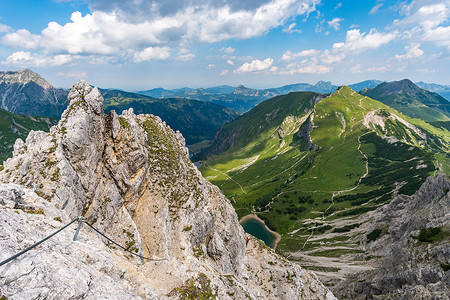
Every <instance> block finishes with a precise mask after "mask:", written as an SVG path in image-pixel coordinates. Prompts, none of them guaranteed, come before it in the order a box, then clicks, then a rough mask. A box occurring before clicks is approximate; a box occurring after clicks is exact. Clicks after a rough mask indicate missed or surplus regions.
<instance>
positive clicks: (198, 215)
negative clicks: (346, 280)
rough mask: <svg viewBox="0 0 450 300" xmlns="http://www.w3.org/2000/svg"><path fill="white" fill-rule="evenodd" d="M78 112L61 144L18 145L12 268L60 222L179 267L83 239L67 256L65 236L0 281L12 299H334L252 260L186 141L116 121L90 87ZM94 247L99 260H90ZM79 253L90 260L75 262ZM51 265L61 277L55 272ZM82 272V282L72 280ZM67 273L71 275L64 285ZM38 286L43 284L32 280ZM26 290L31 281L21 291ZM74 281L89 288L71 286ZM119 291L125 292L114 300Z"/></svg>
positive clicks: (83, 85)
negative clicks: (79, 223) (25, 247)
mask: <svg viewBox="0 0 450 300" xmlns="http://www.w3.org/2000/svg"><path fill="white" fill-rule="evenodd" d="M69 102H70V104H69V106H68V108H67V109H66V110H65V111H64V113H63V114H62V117H61V121H60V122H59V123H58V125H56V126H54V127H52V128H51V130H50V133H44V132H42V131H36V132H35V131H32V132H31V133H30V134H29V136H28V137H27V139H26V141H25V142H23V141H22V140H20V139H18V140H17V141H16V143H15V145H14V156H13V158H11V159H8V160H7V161H6V162H5V163H4V168H3V170H2V171H0V180H1V181H2V182H4V184H3V185H2V186H1V188H2V189H3V190H6V191H7V192H5V193H3V194H2V193H0V197H1V199H2V200H1V203H0V204H1V206H2V208H3V209H2V210H0V215H2V217H1V218H2V219H4V220H7V223H8V231H7V232H8V233H7V234H5V235H3V236H2V237H1V238H0V248H1V249H2V250H1V251H0V253H1V254H0V258H1V259H4V258H6V257H8V256H9V255H11V254H13V253H15V252H17V251H18V250H20V249H21V248H22V245H21V242H20V241H21V240H22V239H23V238H24V237H25V236H26V237H27V240H28V239H33V240H34V241H36V240H38V239H40V238H42V236H44V235H45V234H47V233H48V232H49V231H52V230H51V228H49V227H57V226H55V220H57V219H56V218H59V219H60V220H62V221H63V222H67V221H69V220H70V219H73V218H75V217H77V216H78V215H83V216H84V217H85V218H86V220H87V221H88V222H89V223H90V224H93V225H94V226H95V227H96V228H98V229H99V230H100V231H102V232H104V233H106V234H107V235H109V236H111V237H113V239H114V240H116V241H118V242H119V243H120V244H122V245H126V246H127V247H128V248H129V249H130V250H131V251H134V252H136V253H139V254H142V255H144V256H146V257H151V258H159V259H161V258H164V259H167V260H166V261H162V262H160V263H159V264H155V263H143V262H142V261H139V260H138V259H133V258H131V257H128V258H124V256H123V253H122V252H121V251H119V250H117V249H116V250H114V251H111V250H109V249H108V248H107V247H106V246H105V245H104V244H103V242H101V241H100V239H99V238H98V237H96V236H95V235H94V236H93V235H92V233H89V231H88V230H87V229H83V230H82V236H84V237H83V238H82V239H81V240H80V243H79V246H78V245H76V246H70V244H69V246H61V245H64V244H63V241H62V240H63V237H64V235H62V236H61V237H58V239H56V240H55V241H54V242H51V243H49V244H48V245H47V246H45V247H43V248H40V249H38V250H36V252H35V253H36V254H35V255H30V256H27V255H25V256H24V257H23V258H19V259H17V260H16V261H14V262H11V263H10V264H9V265H8V267H7V268H5V269H3V270H0V282H1V286H2V288H1V293H2V294H3V295H5V296H6V297H8V298H11V299H19V298H21V297H22V298H23V297H25V298H29V299H36V298H39V297H45V298H48V299H68V298H74V297H80V298H92V299H93V298H98V297H99V296H100V297H103V296H105V297H107V296H108V295H110V294H111V293H112V294H114V295H117V297H119V295H125V296H123V297H120V298H133V297H134V298H139V297H142V298H160V297H162V298H164V297H170V298H171V297H178V296H180V294H183V292H186V293H189V292H190V291H192V288H194V287H195V286H197V287H198V286H200V291H199V293H206V294H208V293H210V294H211V295H214V296H217V297H218V298H220V299H242V298H246V297H249V298H251V299H261V298H262V299H264V298H267V299H268V298H273V297H275V298H279V299H295V298H308V299H309V298H311V299H312V298H317V299H325V298H327V299H333V298H334V297H333V296H332V294H331V292H329V291H328V290H327V289H326V288H325V287H324V286H323V285H322V284H321V283H320V282H319V281H318V280H317V278H316V277H315V276H314V275H313V274H310V273H308V272H306V271H304V270H302V269H301V268H300V267H298V266H296V265H293V264H291V263H288V262H287V261H286V260H284V259H282V258H281V257H279V256H277V255H276V254H274V253H273V252H272V251H271V250H270V249H267V248H264V247H263V246H262V245H261V243H259V242H258V241H257V240H252V243H251V249H248V250H250V252H251V253H252V255H251V256H249V255H247V254H246V246H245V242H244V232H243V230H242V227H240V226H239V225H238V219H237V216H236V213H235V212H234V209H233V208H232V206H231V204H230V202H229V201H228V200H227V199H226V198H225V197H224V196H223V195H222V193H221V192H220V190H219V189H218V188H217V187H215V186H213V185H211V184H210V183H209V182H208V181H207V180H205V179H204V178H203V177H202V176H201V174H200V172H199V171H198V170H197V168H196V167H195V166H194V165H193V164H192V163H191V162H190V160H189V158H188V151H187V149H186V148H185V147H184V139H183V137H182V136H181V134H180V133H178V132H177V133H174V132H173V131H172V130H171V129H170V128H169V127H168V126H166V125H165V123H164V122H162V121H161V119H159V118H158V117H155V116H152V115H138V116H136V115H135V114H134V113H133V110H131V109H130V110H127V111H124V112H123V113H122V115H120V116H119V115H117V114H116V113H115V112H114V111H111V112H110V113H109V114H108V115H104V113H103V106H102V103H103V98H102V96H101V95H100V93H99V91H98V89H97V88H92V87H91V86H90V85H89V84H88V83H87V82H85V81H79V82H78V83H76V84H75V85H74V86H73V87H72V90H71V92H70V93H69ZM12 183H14V184H15V185H11V184H12ZM8 195H9V196H8ZM11 195H23V197H19V196H14V197H12V196H11ZM8 197H9V198H8ZM20 209H22V210H23V211H21V210H20ZM36 211H38V212H39V213H38V214H37V215H36V214H31V215H30V214H28V213H27V212H36ZM41 213H42V214H41ZM21 228H22V230H21ZM16 232H17V234H16ZM20 233H22V235H20ZM66 241H67V239H66ZM83 243H85V244H84V245H83ZM27 244H30V242H29V241H28V242H27ZM65 245H67V242H66V244H65ZM83 246H86V247H93V248H94V249H96V250H95V251H94V252H89V254H86V251H85V250H83V249H82V248H83ZM72 250H73V251H74V252H75V254H79V255H75V256H71V255H69V256H67V255H68V254H67V253H70V252H71V251H72ZM41 255H42V256H41ZM49 256H50V257H51V258H50V257H49ZM41 257H42V258H41ZM61 257H66V258H67V257H69V258H67V259H69V260H70V261H71V262H70V263H63V261H60V260H59V259H61ZM77 257H78V258H77ZM111 257H112V259H111ZM49 260H55V261H56V264H57V265H58V266H57V267H56V266H55V264H52V265H48V264H49ZM105 260H108V261H109V263H108V264H106V267H105V264H104V263H103V262H104V261H105ZM22 263H25V264H28V265H29V266H30V265H32V266H33V267H31V266H30V267H26V268H24V267H23V265H21V264H22ZM73 265H78V266H79V267H78V269H79V270H80V272H78V273H76V274H75V273H74V274H72V273H71V272H70V271H69V270H70V268H71V267H72V266H73ZM56 269H57V270H60V271H59V272H60V273H61V274H64V276H62V277H58V280H56V279H55V278H56V277H55V275H54V271H55V270H56ZM99 272H100V273H99ZM36 276H39V277H40V278H42V280H40V281H35V280H32V278H36ZM105 276H106V277H108V278H105V279H104V280H102V281H100V282H98V281H97V280H94V279H96V278H97V279H98V278H100V277H105ZM14 278H21V280H18V281H15V284H10V283H11V282H12V281H13V280H14ZM74 278H77V280H78V281H74V282H80V281H81V283H80V284H76V285H74V284H73V283H71V282H72V280H75V279H74ZM94 281H95V284H94V283H93V282H94ZM43 282H45V284H44V283H43ZM68 284H70V285H71V287H70V288H66V286H67V285H68ZM112 285H114V289H113V290H114V291H117V292H108V293H105V294H102V291H106V290H108V289H110V287H111V286H112Z"/></svg>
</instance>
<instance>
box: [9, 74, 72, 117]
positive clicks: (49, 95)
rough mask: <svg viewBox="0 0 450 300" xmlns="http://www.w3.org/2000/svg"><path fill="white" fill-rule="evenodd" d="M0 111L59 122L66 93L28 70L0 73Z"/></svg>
mask: <svg viewBox="0 0 450 300" xmlns="http://www.w3.org/2000/svg"><path fill="white" fill-rule="evenodd" d="M0 99H1V101H0V108H2V109H4V110H7V111H9V112H12V113H16V114H24V115H29V116H44V117H52V118H59V117H60V116H61V113H62V112H63V111H64V109H65V108H66V106H67V91H65V90H62V89H57V88H55V87H53V86H52V85H51V84H50V83H49V82H48V81H47V80H45V79H44V78H42V77H41V76H40V75H39V74H37V73H35V72H33V71H31V70H29V69H24V70H19V71H14V72H13V71H5V72H0Z"/></svg>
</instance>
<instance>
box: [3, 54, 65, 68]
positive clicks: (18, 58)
mask: <svg viewBox="0 0 450 300" xmlns="http://www.w3.org/2000/svg"><path fill="white" fill-rule="evenodd" d="M71 61H72V57H71V56H70V55H64V54H60V55H55V56H53V57H50V56H44V55H38V54H35V53H31V52H26V51H17V52H14V53H13V54H11V55H10V56H8V57H7V58H6V60H5V61H2V62H1V64H2V65H7V66H14V67H20V68H23V67H25V68H29V67H48V66H61V65H65V64H67V63H69V62H71Z"/></svg>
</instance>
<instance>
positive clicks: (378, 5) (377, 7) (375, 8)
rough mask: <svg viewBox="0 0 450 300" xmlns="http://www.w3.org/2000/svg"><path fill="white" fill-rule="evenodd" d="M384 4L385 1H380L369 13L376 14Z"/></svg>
mask: <svg viewBox="0 0 450 300" xmlns="http://www.w3.org/2000/svg"><path fill="white" fill-rule="evenodd" d="M382 6H383V3H378V4H376V5H375V6H374V7H372V9H371V10H370V11H369V15H373V14H375V13H376V12H377V11H378V10H379V9H380V8H381V7H382Z"/></svg>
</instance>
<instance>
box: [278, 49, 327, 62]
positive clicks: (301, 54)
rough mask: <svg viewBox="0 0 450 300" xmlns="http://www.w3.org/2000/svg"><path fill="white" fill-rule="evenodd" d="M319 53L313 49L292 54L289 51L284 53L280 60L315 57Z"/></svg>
mask: <svg viewBox="0 0 450 300" xmlns="http://www.w3.org/2000/svg"><path fill="white" fill-rule="evenodd" d="M319 53H320V51H319V50H315V49H309V50H303V51H300V52H297V53H292V52H291V51H290V50H287V51H286V52H284V54H283V56H281V60H283V61H291V60H293V59H296V58H300V57H307V56H315V55H318V54H319Z"/></svg>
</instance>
